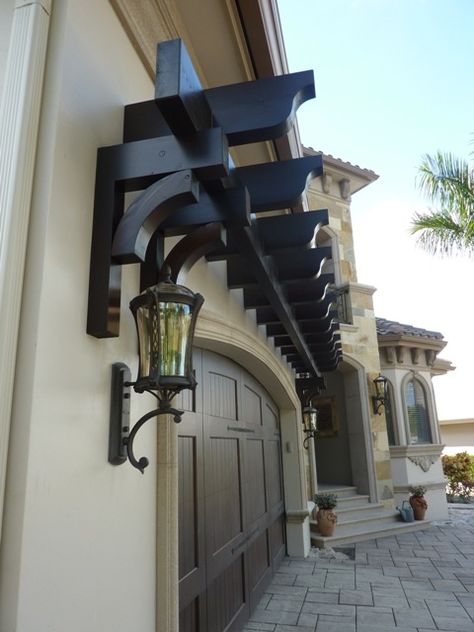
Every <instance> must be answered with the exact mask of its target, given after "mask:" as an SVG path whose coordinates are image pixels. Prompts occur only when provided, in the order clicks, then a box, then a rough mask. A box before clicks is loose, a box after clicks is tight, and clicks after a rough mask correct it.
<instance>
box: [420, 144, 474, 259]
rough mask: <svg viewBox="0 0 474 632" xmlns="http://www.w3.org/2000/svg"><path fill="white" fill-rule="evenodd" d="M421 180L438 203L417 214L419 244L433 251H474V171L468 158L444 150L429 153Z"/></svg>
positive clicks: (430, 195) (471, 252)
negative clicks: (432, 153) (463, 158)
mask: <svg viewBox="0 0 474 632" xmlns="http://www.w3.org/2000/svg"><path fill="white" fill-rule="evenodd" d="M417 183H418V186H419V188H420V190H421V192H422V193H424V194H425V196H426V197H427V198H428V199H429V200H430V201H431V202H433V203H434V205H435V206H436V208H435V209H434V210H433V209H430V212H429V213H426V214H420V213H416V214H415V215H414V217H413V220H412V224H411V232H412V234H414V233H416V234H417V237H418V243H419V245H420V246H422V247H423V248H424V249H425V250H427V251H429V252H431V253H433V254H435V253H436V254H441V255H450V254H454V253H456V252H460V251H464V252H466V253H467V254H469V255H472V254H474V171H473V170H472V169H471V167H470V166H469V164H468V162H467V161H465V160H462V159H460V158H457V157H456V156H454V155H453V154H450V153H442V152H440V151H438V152H437V153H436V154H435V155H434V156H430V155H425V156H424V157H423V159H422V162H421V164H420V167H419V169H418V178H417Z"/></svg>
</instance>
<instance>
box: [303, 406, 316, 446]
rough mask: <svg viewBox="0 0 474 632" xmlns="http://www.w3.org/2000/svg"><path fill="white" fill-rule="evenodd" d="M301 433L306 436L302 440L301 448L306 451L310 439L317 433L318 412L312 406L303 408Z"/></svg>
mask: <svg viewBox="0 0 474 632" xmlns="http://www.w3.org/2000/svg"><path fill="white" fill-rule="evenodd" d="M303 432H304V434H305V435H306V436H305V438H304V440H303V447H304V448H306V449H308V445H309V441H310V439H313V438H314V437H315V436H316V435H317V432H318V411H317V410H316V408H314V406H311V405H309V406H305V407H304V408H303Z"/></svg>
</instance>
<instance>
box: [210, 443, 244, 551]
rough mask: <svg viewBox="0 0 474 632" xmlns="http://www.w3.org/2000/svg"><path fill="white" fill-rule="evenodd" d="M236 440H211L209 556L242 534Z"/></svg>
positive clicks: (239, 468)
mask: <svg viewBox="0 0 474 632" xmlns="http://www.w3.org/2000/svg"><path fill="white" fill-rule="evenodd" d="M240 461H241V458H240V448H239V440H238V439H233V438H223V437H211V438H210V439H209V448H208V459H207V462H208V463H207V464H208V467H207V468H206V477H205V478H206V522H207V532H208V553H209V554H211V555H213V554H214V553H216V552H217V551H219V550H220V549H222V547H224V546H225V545H226V544H229V543H230V542H231V541H232V540H233V539H234V538H235V537H236V536H237V535H239V534H240V533H241V532H242V526H243V516H242V499H241V465H240Z"/></svg>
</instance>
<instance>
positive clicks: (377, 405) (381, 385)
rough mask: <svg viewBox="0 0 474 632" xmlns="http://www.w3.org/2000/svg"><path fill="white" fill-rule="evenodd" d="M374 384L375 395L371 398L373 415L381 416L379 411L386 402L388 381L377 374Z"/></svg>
mask: <svg viewBox="0 0 474 632" xmlns="http://www.w3.org/2000/svg"><path fill="white" fill-rule="evenodd" d="M374 384H375V393H376V395H373V396H372V405H373V408H374V414H376V415H381V414H382V413H381V411H380V409H381V408H382V406H385V402H386V401H387V388H388V380H387V378H386V377H385V376H384V375H382V374H379V376H378V377H376V378H375V380H374Z"/></svg>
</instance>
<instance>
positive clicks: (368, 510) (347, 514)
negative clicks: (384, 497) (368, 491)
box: [336, 503, 385, 522]
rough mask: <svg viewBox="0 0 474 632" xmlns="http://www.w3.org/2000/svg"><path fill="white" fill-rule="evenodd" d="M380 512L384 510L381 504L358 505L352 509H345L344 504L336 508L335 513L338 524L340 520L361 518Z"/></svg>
mask: <svg viewBox="0 0 474 632" xmlns="http://www.w3.org/2000/svg"><path fill="white" fill-rule="evenodd" d="M380 510H382V511H384V510H385V507H384V505H383V503H366V504H362V503H361V504H360V505H355V506H353V507H351V506H349V507H347V506H346V505H345V504H341V505H338V506H337V507H336V513H337V515H338V518H339V522H340V521H341V520H352V519H356V518H363V517H365V516H368V515H371V514H374V513H377V512H378V511H380Z"/></svg>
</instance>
